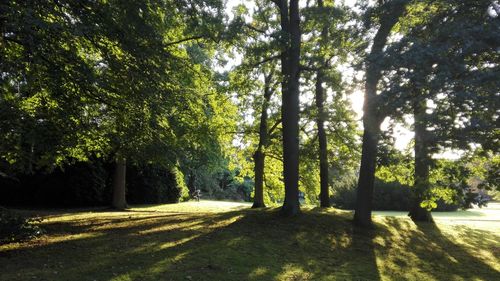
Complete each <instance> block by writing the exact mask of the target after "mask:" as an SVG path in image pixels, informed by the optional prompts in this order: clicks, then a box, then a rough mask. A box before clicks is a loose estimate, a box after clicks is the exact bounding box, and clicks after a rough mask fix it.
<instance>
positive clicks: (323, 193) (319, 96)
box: [315, 0, 330, 208]
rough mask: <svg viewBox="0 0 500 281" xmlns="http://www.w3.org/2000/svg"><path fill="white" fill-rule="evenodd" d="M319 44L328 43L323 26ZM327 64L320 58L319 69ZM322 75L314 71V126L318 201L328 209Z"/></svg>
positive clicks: (321, 6) (326, 33)
mask: <svg viewBox="0 0 500 281" xmlns="http://www.w3.org/2000/svg"><path fill="white" fill-rule="evenodd" d="M318 7H319V8H320V9H322V8H323V7H324V3H323V0H318ZM321 43H322V44H323V45H326V44H327V43H328V28H327V26H326V25H325V26H324V27H323V28H322V29H321ZM327 64H328V62H327V61H325V59H324V58H321V63H320V68H321V67H327ZM323 80H324V74H323V70H321V69H320V70H318V71H316V93H315V94H316V97H315V98H316V107H317V108H318V117H317V118H316V126H317V127H318V145H319V181H320V194H319V201H320V206H321V207H322V208H328V207H330V190H329V188H328V147H327V145H328V142H327V138H326V132H325V126H324V123H325V117H326V116H325V112H324V101H325V91H324V89H323Z"/></svg>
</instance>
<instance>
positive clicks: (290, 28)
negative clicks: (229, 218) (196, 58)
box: [274, 0, 301, 216]
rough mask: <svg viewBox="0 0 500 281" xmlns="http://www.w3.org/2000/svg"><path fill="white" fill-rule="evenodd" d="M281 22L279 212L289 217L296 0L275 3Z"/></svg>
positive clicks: (295, 157)
mask: <svg viewBox="0 0 500 281" xmlns="http://www.w3.org/2000/svg"><path fill="white" fill-rule="evenodd" d="M274 3H275V4H276V6H277V8H278V10H279V13H280V23H281V38H280V39H281V48H282V50H281V75H282V79H283V81H282V105H281V119H282V124H283V180H284V183H285V200H284V203H283V207H282V209H281V213H282V214H283V215H284V216H293V215H296V214H298V213H299V212H300V205H299V78H300V45H301V38H300V15H299V1H298V0H290V1H288V0H276V1H274Z"/></svg>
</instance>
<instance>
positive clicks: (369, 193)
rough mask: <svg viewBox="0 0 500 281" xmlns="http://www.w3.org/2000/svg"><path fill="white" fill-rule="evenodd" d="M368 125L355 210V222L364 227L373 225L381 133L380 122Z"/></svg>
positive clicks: (364, 135) (364, 138)
mask: <svg viewBox="0 0 500 281" xmlns="http://www.w3.org/2000/svg"><path fill="white" fill-rule="evenodd" d="M364 123H367V122H364ZM368 126H371V128H367V127H368ZM368 126H367V125H365V130H364V133H363V147H362V152H361V167H360V170H359V180H358V189H357V197H356V209H355V211H354V224H356V225H358V226H362V227H371V225H372V218H371V216H372V201H373V185H374V182H375V168H376V163H377V151H378V141H379V135H380V129H379V128H380V123H379V124H371V125H368Z"/></svg>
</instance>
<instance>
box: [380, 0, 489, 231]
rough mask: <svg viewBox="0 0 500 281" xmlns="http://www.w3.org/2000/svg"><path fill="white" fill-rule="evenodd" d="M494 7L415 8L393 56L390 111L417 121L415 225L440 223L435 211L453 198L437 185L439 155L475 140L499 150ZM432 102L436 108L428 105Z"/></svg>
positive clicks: (440, 4)
mask: <svg viewBox="0 0 500 281" xmlns="http://www.w3.org/2000/svg"><path fill="white" fill-rule="evenodd" d="M489 5H490V2H489V1H472V2H468V3H463V2H460V1H458V2H456V3H450V1H428V2H425V1H423V2H419V3H414V4H413V5H412V6H411V11H410V12H409V17H407V18H406V19H405V21H403V22H402V25H401V28H400V30H401V31H402V32H403V33H404V37H403V38H402V39H401V40H400V41H399V42H397V43H395V44H394V45H393V46H392V47H391V48H389V50H388V51H387V53H389V54H390V56H388V60H391V63H390V67H388V71H387V73H386V75H390V76H391V78H392V79H391V81H390V82H389V83H388V84H387V85H386V87H387V89H389V90H388V91H387V93H385V94H386V95H385V96H386V97H387V98H386V100H387V104H388V105H386V108H387V109H388V110H387V111H389V112H393V115H394V113H396V115H397V114H402V113H405V112H406V113H408V112H411V113H412V114H413V116H414V130H415V177H414V178H415V182H414V187H413V197H414V203H413V204H412V209H411V210H410V213H409V215H410V217H411V218H412V219H413V220H414V221H427V222H432V216H431V214H430V210H431V209H433V208H435V206H436V203H435V202H436V200H438V199H439V198H440V197H442V196H446V195H447V194H448V193H446V192H438V188H439V187H437V186H433V184H431V183H430V181H429V169H430V164H431V163H432V160H431V156H432V154H433V153H436V152H438V151H439V150H443V149H446V148H460V149H465V150H468V149H470V144H471V143H479V144H482V145H484V146H485V147H490V148H491V147H494V145H492V144H493V143H494V142H495V141H496V142H497V141H498V138H497V137H496V136H495V130H494V129H493V127H494V126H495V125H493V124H495V123H496V122H497V118H498V117H497V116H496V115H495V114H494V113H493V111H494V109H493V108H496V107H495V104H496V103H497V101H496V98H495V97H494V96H495V91H496V90H495V89H498V82H497V81H496V80H497V79H494V78H493V76H494V73H497V74H498V63H496V61H497V59H498V53H497V52H496V51H495V48H496V47H495V46H497V45H498V39H497V38H493V37H492V36H491V34H492V32H493V30H494V29H495V28H498V21H495V20H494V19H491V18H485V17H484V13H485V11H486V10H487V9H488V6H489ZM479 81H480V82H479ZM429 102H430V103H431V104H433V108H427V104H428V103H429ZM389 104H390V105H389ZM396 107H397V109H396ZM427 111H430V112H427ZM397 112H399V113H397ZM479 136H481V137H479Z"/></svg>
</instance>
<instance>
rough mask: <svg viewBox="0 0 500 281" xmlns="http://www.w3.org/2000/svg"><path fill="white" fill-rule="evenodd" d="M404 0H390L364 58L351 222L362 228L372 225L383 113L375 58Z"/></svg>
mask: <svg viewBox="0 0 500 281" xmlns="http://www.w3.org/2000/svg"><path fill="white" fill-rule="evenodd" d="M407 3H408V1H390V2H388V3H387V4H385V5H386V7H385V9H384V13H383V14H382V15H381V18H380V27H379V29H378V30H377V33H376V34H375V37H374V38H373V45H372V48H371V50H370V54H369V55H368V58H367V61H366V65H367V67H366V74H365V75H366V81H365V100H364V104H363V126H364V133H363V148H362V152H361V153H362V154H361V166H360V171H359V179H358V189H357V199H356V208H355V210H354V224H355V225H358V226H362V227H371V226H372V219H371V213H372V198H373V184H374V182H375V168H376V162H377V151H378V141H379V138H380V124H381V123H382V121H383V119H384V117H385V114H383V113H382V112H380V111H379V101H378V98H377V85H378V82H379V80H380V78H381V77H382V68H381V67H380V64H379V60H380V57H381V56H382V55H383V49H384V46H385V45H386V43H387V39H388V37H389V34H390V32H391V30H392V28H393V27H394V25H395V24H396V23H397V22H398V20H399V17H400V16H401V15H402V14H403V13H404V11H405V7H406V4H407Z"/></svg>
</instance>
